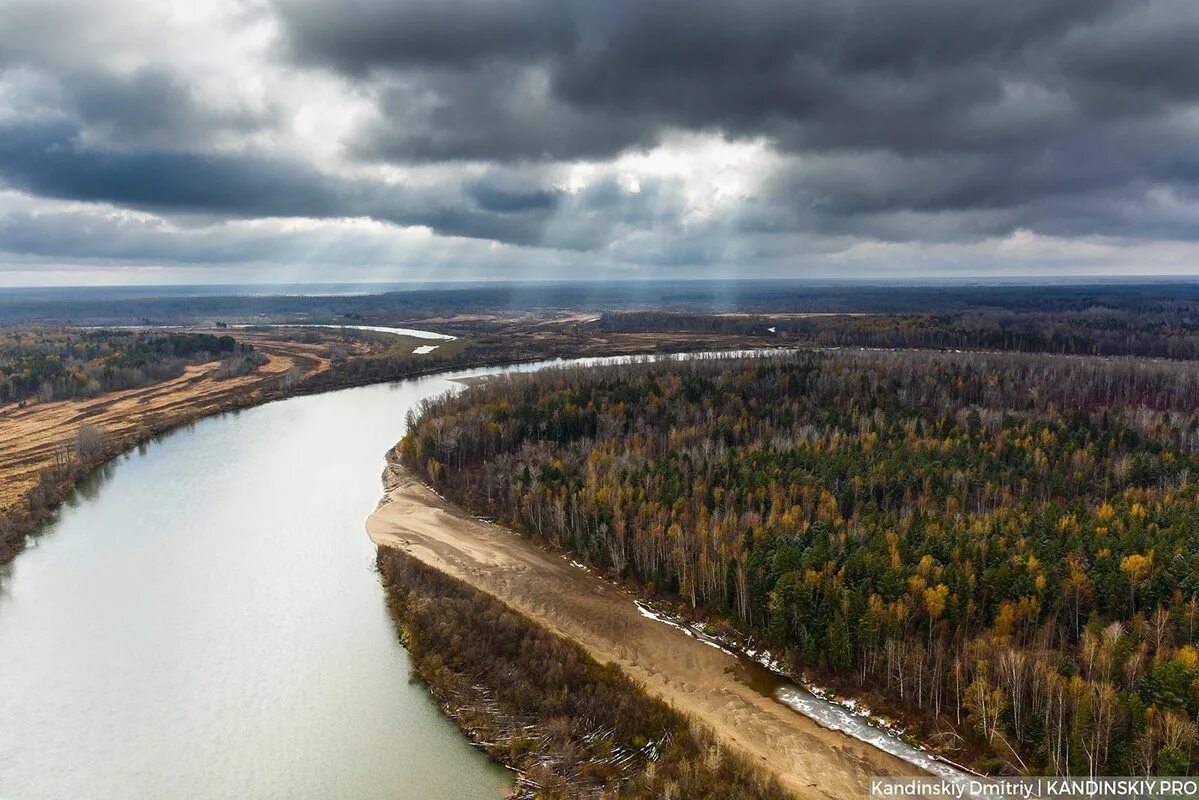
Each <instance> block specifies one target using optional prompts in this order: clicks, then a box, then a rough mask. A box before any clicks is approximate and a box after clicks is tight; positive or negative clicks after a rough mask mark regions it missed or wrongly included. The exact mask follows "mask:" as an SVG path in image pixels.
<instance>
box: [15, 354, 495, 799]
mask: <svg viewBox="0 0 1199 800" xmlns="http://www.w3.org/2000/svg"><path fill="white" fill-rule="evenodd" d="M451 385H452V384H448V383H447V382H446V381H445V380H443V379H440V378H425V379H419V380H413V381H405V382H402V383H399V384H395V385H388V386H373V387H365V388H359V389H350V390H346V391H342V392H335V393H331V394H324V395H317V396H313V397H301V398H294V399H290V400H286V401H283V402H279V403H272V404H268V405H265V406H261V407H258V408H253V409H249V410H246V411H242V412H238V413H230V414H224V415H221V416H219V417H213V418H209V419H206V420H202V421H200V422H197V423H195V424H194V425H192V426H191V427H189V428H186V429H183V430H179V431H176V432H174V433H171V434H168V435H166V436H164V437H162V438H161V439H159V440H157V441H154V442H151V443H149V444H148V445H146V446H144V447H143V448H141V449H140V450H139V451H137V452H134V453H131V454H129V455H126V456H123V457H121V458H119V459H118V460H117V461H115V462H113V463H112V464H109V465H108V466H107V467H105V468H103V469H102V470H100V471H98V472H97V473H95V474H94V475H93V476H91V477H90V478H89V479H87V480H86V481H85V482H84V483H83V485H81V486H80V488H79V490H78V492H77V493H76V495H75V497H74V498H73V499H72V500H71V501H70V502H69V503H68V505H67V506H65V507H64V508H63V509H62V511H61V512H60V514H59V515H58V518H57V520H56V521H54V522H53V523H51V524H50V525H49V526H47V529H46V530H45V531H44V532H43V533H42V535H41V536H40V537H38V539H37V540H36V542H35V543H34V544H32V545H31V546H30V548H29V549H27V550H26V551H25V552H24V553H22V554H21V556H20V557H18V558H17V559H16V560H15V561H14V562H13V563H12V564H11V565H10V566H9V567H8V568H7V570H6V571H7V572H8V574H7V575H4V576H2V577H0V581H2V586H0V797H5V798H10V800H38V799H40V798H64V799H65V798H70V800H80V799H82V798H122V799H123V800H124V799H130V798H147V800H149V799H151V798H152V799H153V800H161V798H254V800H259V799H260V798H261V799H262V800H269V799H270V798H280V799H282V798H288V799H289V800H291V799H293V798H322V799H323V798H331V799H336V798H346V800H350V799H351V798H352V799H353V800H364V799H366V798H412V799H413V800H415V799H416V798H422V799H423V798H430V800H450V799H451V798H455V799H456V798H471V799H472V800H473V798H486V797H499V796H501V795H502V794H503V792H504V790H505V789H506V788H507V787H508V786H509V785H510V783H509V780H508V777H507V773H506V771H505V770H503V769H502V768H500V767H498V766H496V765H493V764H492V763H490V762H489V761H488V760H487V759H486V758H485V756H484V755H483V754H482V753H481V752H479V751H477V750H475V749H473V748H471V747H470V746H469V744H468V743H467V741H466V739H465V738H464V737H463V736H462V735H461V734H460V733H459V732H458V730H457V727H456V726H455V725H454V724H453V723H452V722H451V721H449V720H448V719H446V718H445V717H443V716H442V715H441V713H440V712H439V711H438V709H437V708H436V706H435V705H434V704H433V702H432V701H431V699H430V698H429V696H428V694H427V692H426V691H425V689H424V688H423V686H422V685H420V684H419V683H415V682H413V681H412V680H410V669H409V661H408V657H407V654H406V652H405V651H404V649H403V648H402V646H401V645H400V643H399V641H398V640H397V637H396V635H395V632H394V629H393V627H392V625H391V621H390V619H389V617H388V616H387V612H386V608H385V606H384V598H383V591H382V588H381V587H380V585H379V581H378V577H377V576H376V575H375V573H374V571H373V564H374V561H373V555H374V549H373V547H372V545H371V543H370V541H369V539H368V538H367V537H366V535H365V533H364V532H363V520H364V519H365V517H366V516H367V514H368V513H369V512H370V511H371V510H372V509H373V508H374V506H375V503H376V502H377V501H378V500H379V497H380V495H381V492H382V488H381V484H380V480H379V475H380V472H381V470H382V466H383V454H384V452H385V451H386V450H387V448H389V447H390V446H391V445H393V444H394V443H395V442H396V441H397V440H398V439H399V438H400V436H402V435H403V431H404V415H405V412H406V411H407V409H408V408H409V407H410V406H411V405H412V403H413V402H415V401H416V400H418V399H420V398H422V397H425V396H428V395H429V394H431V393H437V392H440V391H443V390H444V389H445V388H447V387H449V386H451Z"/></svg>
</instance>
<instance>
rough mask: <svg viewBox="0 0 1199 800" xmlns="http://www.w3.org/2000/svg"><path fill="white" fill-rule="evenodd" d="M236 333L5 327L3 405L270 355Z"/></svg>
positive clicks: (127, 385)
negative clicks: (192, 366)
mask: <svg viewBox="0 0 1199 800" xmlns="http://www.w3.org/2000/svg"><path fill="white" fill-rule="evenodd" d="M253 351H254V348H253V347H252V346H250V345H244V344H239V343H238V342H237V341H236V340H235V339H234V338H233V337H232V336H216V335H213V334H208V333H161V332H153V333H151V332H140V331H131V330H86V329H76V328H43V327H18V328H2V329H0V404H3V403H9V402H21V403H23V402H29V401H33V400H37V401H41V402H45V401H49V400H67V399H74V398H80V397H95V396H97V395H100V394H103V393H105V392H111V391H117V390H120V389H132V388H136V387H139V386H146V385H148V384H151V383H156V382H158V381H162V380H167V379H170V378H177V377H179V376H180V375H182V374H183V370H184V368H186V367H187V366H188V365H189V364H199V363H204V362H208V361H214V360H218V359H220V360H222V362H223V363H222V366H221V369H220V372H219V375H218V377H220V376H225V377H228V376H232V375H237V374H245V373H246V372H248V371H251V370H253V369H254V368H255V367H256V366H258V365H259V364H260V363H261V361H262V359H260V358H258V354H256V353H254V352H253Z"/></svg>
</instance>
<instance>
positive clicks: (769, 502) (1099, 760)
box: [401, 352, 1199, 774]
mask: <svg viewBox="0 0 1199 800" xmlns="http://www.w3.org/2000/svg"><path fill="white" fill-rule="evenodd" d="M1197 412H1199V368H1196V367H1194V366H1192V365H1184V364H1166V363H1156V362H1137V361H1132V360H1121V359H1115V360H1101V359H1090V358H1066V357H1047V356H1024V355H1016V354H1007V355H1003V354H995V355H980V354H960V355H953V354H930V353H850V352H843V353H837V354H815V353H798V354H791V355H784V356H773V357H762V358H740V359H710V360H697V361H689V362H683V363H669V364H661V363H656V364H634V365H628V366H622V367H613V368H605V369H599V370H595V369H592V370H584V369H562V370H550V371H544V372H541V373H538V374H536V375H531V376H516V377H510V378H497V379H495V380H491V381H487V382H485V383H483V384H481V385H476V386H473V387H470V388H468V389H467V390H465V391H463V392H462V393H461V394H459V395H456V396H445V397H442V398H439V399H437V400H434V401H430V402H427V403H426V404H425V405H424V406H423V407H422V408H421V409H420V412H419V414H417V415H415V416H414V417H413V419H412V420H411V423H412V424H411V425H410V432H409V434H408V436H407V437H406V438H405V440H404V442H403V444H402V448H401V452H402V455H403V457H404V459H405V460H406V462H407V463H408V464H409V465H410V466H411V467H413V468H414V469H417V470H418V471H419V472H421V473H422V474H423V475H424V476H425V477H426V478H427V479H429V480H430V481H432V482H434V483H435V484H436V485H437V486H438V487H439V488H440V489H441V490H443V491H445V492H447V493H448V494H449V495H450V496H451V497H453V498H455V499H456V500H458V501H459V502H461V503H463V504H465V505H466V506H468V507H470V508H471V509H473V510H475V511H477V512H479V513H486V514H488V515H491V516H495V517H497V518H498V519H499V520H500V521H502V522H504V523H506V524H508V525H511V526H514V527H516V528H518V529H520V530H523V531H527V532H530V533H532V534H533V535H535V536H537V537H539V538H541V539H542V540H543V541H545V542H546V543H548V544H551V545H554V546H558V547H563V548H567V549H569V550H571V551H573V552H575V553H577V554H578V555H579V557H580V558H582V559H584V560H586V561H587V562H588V563H589V564H591V565H594V566H596V567H599V568H602V569H606V570H609V571H611V572H612V573H616V574H619V575H620V576H622V577H625V578H630V579H635V580H639V581H641V582H643V583H645V584H647V585H648V586H650V587H652V588H653V589H655V590H656V591H660V592H668V593H671V594H673V595H675V596H677V597H679V598H681V599H682V600H683V601H684V602H686V603H688V604H691V605H694V606H696V607H699V608H703V609H705V610H706V611H707V612H709V613H711V614H714V615H719V616H721V617H724V618H725V619H727V620H728V621H730V622H731V623H733V624H734V625H735V626H737V627H738V628H740V629H741V630H742V631H743V632H745V633H747V634H754V635H756V636H758V637H764V638H766V639H767V640H768V641H769V642H770V643H771V644H772V645H774V646H775V647H777V648H780V649H784V650H786V651H787V652H789V653H790V654H791V657H792V658H793V660H794V662H795V663H796V664H797V665H798V666H799V667H800V668H803V669H811V670H816V671H825V672H827V673H836V674H838V675H840V676H842V677H843V678H851V679H852V680H853V681H854V682H857V683H859V684H861V685H862V686H866V687H870V688H872V689H873V690H876V691H880V692H882V693H885V695H886V696H887V697H889V698H892V699H893V700H894V701H895V702H897V703H900V704H902V705H903V706H905V707H906V708H908V709H910V710H911V711H912V712H913V713H915V714H919V715H923V716H925V717H926V718H928V719H930V720H939V721H941V722H943V723H945V724H946V725H949V726H951V727H952V728H954V729H956V730H959V731H962V732H964V733H965V734H966V735H967V736H969V737H971V738H972V739H973V741H974V744H975V747H976V748H982V749H983V750H985V751H986V752H989V753H990V754H991V755H990V758H991V759H992V760H991V761H990V762H989V763H985V762H984V763H983V766H986V767H987V768H989V769H994V770H1006V771H1013V772H1030V773H1038V772H1042V771H1045V772H1050V773H1061V774H1066V773H1071V774H1102V773H1108V774H1111V773H1124V774H1146V773H1163V774H1169V773H1179V772H1187V771H1188V770H1191V769H1193V768H1194V767H1195V766H1196V765H1197V761H1196V757H1195V756H1196V753H1195V748H1196V726H1195V718H1196V713H1197V712H1199V652H1197V650H1196V638H1197V636H1199V536H1197V535H1196V530H1197V529H1199V483H1196V482H1195V481H1192V480H1191V477H1192V476H1195V475H1199V416H1197Z"/></svg>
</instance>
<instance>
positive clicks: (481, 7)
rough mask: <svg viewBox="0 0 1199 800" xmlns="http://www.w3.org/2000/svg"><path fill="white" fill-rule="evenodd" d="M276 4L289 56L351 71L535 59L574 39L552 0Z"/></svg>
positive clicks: (563, 11) (301, 0) (563, 10)
mask: <svg viewBox="0 0 1199 800" xmlns="http://www.w3.org/2000/svg"><path fill="white" fill-rule="evenodd" d="M278 10H279V16H280V20H281V22H282V23H283V24H284V25H285V26H286V27H287V29H288V33H289V38H288V47H289V51H290V53H291V54H292V56H293V57H295V58H296V59H298V60H300V61H306V62H326V63H332V64H335V65H336V66H337V67H338V68H339V69H342V70H345V71H346V72H349V73H351V74H356V75H362V74H365V73H368V72H371V71H374V70H376V69H378V68H380V67H402V66H408V65H422V66H424V65H430V64H442V65H446V66H451V67H460V66H465V65H478V64H485V63H488V62H492V61H496V60H504V59H513V58H516V59H522V60H523V59H528V58H539V57H541V56H543V55H544V54H546V53H552V52H561V51H566V50H568V49H570V48H571V47H572V46H573V44H574V39H575V28H574V20H573V19H572V17H571V14H570V9H569V7H568V6H567V4H564V3H562V2H559V1H558V0H487V2H479V0H416V2H403V3H385V2H374V1H373V0H343V1H342V2H337V3H332V2H326V1H325V0H294V1H293V2H284V3H280V4H278Z"/></svg>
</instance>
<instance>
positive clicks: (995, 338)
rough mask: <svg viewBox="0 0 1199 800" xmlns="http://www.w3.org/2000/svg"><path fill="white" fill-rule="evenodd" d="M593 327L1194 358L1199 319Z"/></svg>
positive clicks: (701, 317) (1129, 314)
mask: <svg viewBox="0 0 1199 800" xmlns="http://www.w3.org/2000/svg"><path fill="white" fill-rule="evenodd" d="M599 327H600V328H601V329H602V330H604V331H610V332H622V333H632V332H648V331H657V332H683V331H686V332H691V333H723V334H733V333H736V334H743V335H756V336H770V337H773V338H776V339H778V340H779V342H780V344H791V345H811V346H819V347H858V348H862V347H865V348H883V349H903V348H926V349H934V350H997V351H1009V350H1011V351H1016V352H1020V353H1056V354H1072V355H1096V356H1121V355H1130V356H1145V357H1149V358H1170V359H1195V358H1199V314H1195V313H1193V312H1190V311H1187V310H1184V309H1183V308H1162V309H1157V310H1152V311H1151V310H1142V311H1131V310H1127V309H1111V308H1089V309H1085V310H1082V311H1067V310H1063V311H1055V312H1049V311H1026V310H1025V311H988V312H981V311H978V312H969V313H962V314H897V315H882V314H863V315H829V316H776V317H772V316H768V315H740V314H738V315H711V314H682V313H679V314H672V313H662V312H654V311H641V312H618V313H609V314H604V315H603V317H602V318H601V319H600V320H599Z"/></svg>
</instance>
